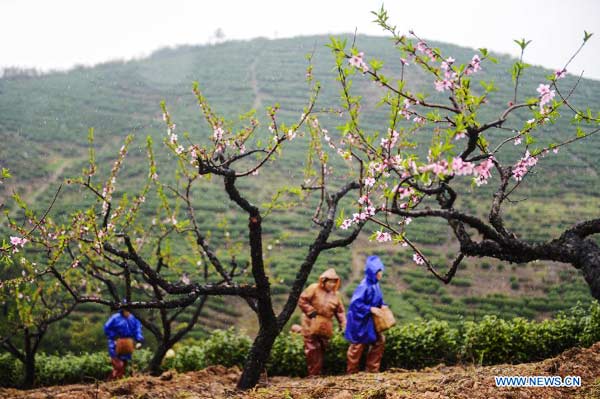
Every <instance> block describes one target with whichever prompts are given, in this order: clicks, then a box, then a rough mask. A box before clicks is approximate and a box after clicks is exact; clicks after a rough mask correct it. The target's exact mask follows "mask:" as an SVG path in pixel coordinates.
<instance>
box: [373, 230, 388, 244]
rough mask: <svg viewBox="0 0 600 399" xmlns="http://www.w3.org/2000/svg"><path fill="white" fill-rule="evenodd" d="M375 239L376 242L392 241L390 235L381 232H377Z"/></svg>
mask: <svg viewBox="0 0 600 399" xmlns="http://www.w3.org/2000/svg"><path fill="white" fill-rule="evenodd" d="M376 234H377V236H376V239H377V241H378V242H387V241H392V235H391V234H390V233H388V232H383V231H381V230H379V231H378V232H377V233H376Z"/></svg>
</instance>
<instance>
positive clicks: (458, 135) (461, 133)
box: [454, 130, 467, 140]
mask: <svg viewBox="0 0 600 399" xmlns="http://www.w3.org/2000/svg"><path fill="white" fill-rule="evenodd" d="M465 137H467V132H465V131H464V130H463V131H462V132H458V133H456V135H455V136H454V140H460V139H464V138H465Z"/></svg>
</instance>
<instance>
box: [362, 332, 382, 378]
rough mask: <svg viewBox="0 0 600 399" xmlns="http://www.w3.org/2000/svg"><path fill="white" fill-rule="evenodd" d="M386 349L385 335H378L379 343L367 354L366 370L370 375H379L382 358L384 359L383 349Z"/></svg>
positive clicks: (372, 346) (374, 344) (376, 342)
mask: <svg viewBox="0 0 600 399" xmlns="http://www.w3.org/2000/svg"><path fill="white" fill-rule="evenodd" d="M384 348H385V337H384V336H383V334H377V341H375V343H373V345H371V349H370V350H369V353H367V365H366V369H367V372H369V373H378V372H379V367H380V366H381V358H382V357H383V349H384Z"/></svg>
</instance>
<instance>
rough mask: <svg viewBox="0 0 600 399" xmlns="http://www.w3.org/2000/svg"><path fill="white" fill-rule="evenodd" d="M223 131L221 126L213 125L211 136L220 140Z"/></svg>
mask: <svg viewBox="0 0 600 399" xmlns="http://www.w3.org/2000/svg"><path fill="white" fill-rule="evenodd" d="M224 133H225V131H224V130H223V128H222V127H221V126H215V127H214V129H213V138H214V139H215V141H221V140H222V139H223V134H224Z"/></svg>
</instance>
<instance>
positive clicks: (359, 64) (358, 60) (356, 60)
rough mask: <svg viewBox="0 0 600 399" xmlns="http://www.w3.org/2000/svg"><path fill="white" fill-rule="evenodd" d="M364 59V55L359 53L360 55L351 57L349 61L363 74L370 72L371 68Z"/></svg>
mask: <svg viewBox="0 0 600 399" xmlns="http://www.w3.org/2000/svg"><path fill="white" fill-rule="evenodd" d="M363 57H364V53H363V52H360V53H358V55H353V56H352V57H350V59H349V60H348V63H350V65H352V66H353V67H355V68H359V69H361V70H362V71H363V72H368V71H369V66H368V65H367V64H366V62H365V61H364V60H363Z"/></svg>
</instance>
